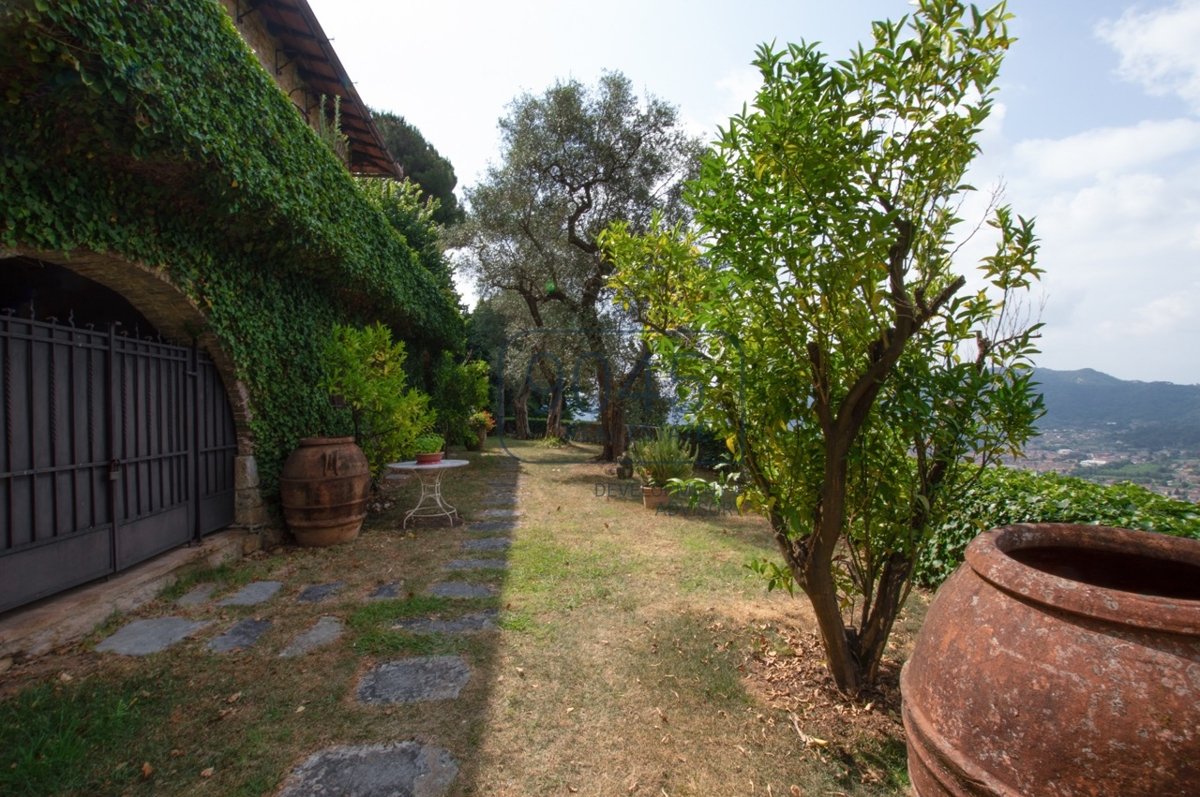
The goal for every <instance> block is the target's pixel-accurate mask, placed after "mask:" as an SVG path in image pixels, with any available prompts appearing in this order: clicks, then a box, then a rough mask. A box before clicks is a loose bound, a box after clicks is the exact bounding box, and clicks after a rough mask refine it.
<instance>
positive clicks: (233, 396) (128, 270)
mask: <svg viewBox="0 0 1200 797" xmlns="http://www.w3.org/2000/svg"><path fill="white" fill-rule="evenodd" d="M10 258H28V259H31V260H39V261H42V262H45V263H51V264H53V265H56V266H60V267H62V268H65V269H67V270H69V271H71V272H73V273H75V274H78V275H79V276H81V277H84V278H85V279H88V280H91V281H92V282H95V283H98V284H100V285H102V286H104V287H105V288H108V289H110V290H112V291H114V292H116V293H118V294H120V295H121V296H122V297H124V298H125V299H126V300H127V301H128V302H129V303H130V304H131V305H132V306H133V307H134V308H135V309H136V310H137V311H138V312H139V313H141V314H142V315H143V316H144V317H145V319H146V320H147V321H149V322H150V323H151V324H153V325H154V327H155V328H156V329H157V330H158V331H159V333H160V334H161V335H162V336H163V337H165V338H166V339H168V340H169V341H171V342H172V343H175V344H177V345H181V346H190V345H192V342H193V341H195V343H196V345H197V346H198V347H199V348H200V349H201V350H202V351H204V352H205V353H206V354H207V355H208V356H209V358H211V360H212V362H213V365H214V366H215V367H216V369H217V373H218V374H219V376H220V378H221V383H222V385H223V386H224V388H225V395H226V398H227V400H228V401H229V406H230V409H231V411H232V414H233V422H234V431H235V433H236V436H237V457H236V459H235V462H234V477H235V478H234V488H235V498H234V524H235V525H238V526H245V527H257V526H261V525H263V524H264V523H265V522H266V511H265V506H264V504H263V501H262V496H261V493H260V491H259V480H258V467H257V463H256V462H255V458H254V452H255V446H254V434H253V432H252V430H251V428H250V420H251V417H252V415H251V406H250V393H249V390H247V388H246V385H245V383H244V382H243V381H242V380H241V379H239V378H238V377H237V369H236V368H235V366H234V362H233V359H232V358H231V357H230V356H229V354H228V352H226V351H225V348H224V347H223V346H222V345H221V342H220V340H219V339H218V338H217V336H216V335H215V334H214V333H213V332H212V331H211V330H210V329H209V327H208V323H207V320H206V318H205V316H204V313H203V312H201V310H200V308H198V307H197V306H196V305H195V304H194V303H193V302H192V300H191V299H190V298H188V296H187V295H186V294H185V293H184V292H183V291H181V290H180V289H179V288H178V287H176V286H175V284H174V283H173V282H171V279H170V276H169V275H168V274H167V273H166V270H165V269H160V268H154V267H152V266H148V265H146V264H144V263H139V262H136V261H132V260H127V259H125V258H122V257H120V256H117V255H113V254H107V253H100V252H91V251H85V250H73V251H71V252H61V251H45V250H37V249H24V248H18V249H0V264H2V263H3V261H4V260H7V259H10ZM0 267H3V266H2V265H0Z"/></svg>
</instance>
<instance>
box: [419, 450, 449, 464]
mask: <svg viewBox="0 0 1200 797" xmlns="http://www.w3.org/2000/svg"><path fill="white" fill-rule="evenodd" d="M444 454H445V452H444V451H434V452H433V453H430V454H417V464H418V465H436V464H437V463H439V462H441V461H442V456H443V455H444Z"/></svg>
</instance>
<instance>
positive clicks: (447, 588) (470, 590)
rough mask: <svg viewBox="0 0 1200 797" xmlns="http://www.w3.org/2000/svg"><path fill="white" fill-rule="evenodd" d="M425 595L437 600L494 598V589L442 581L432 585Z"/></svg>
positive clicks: (483, 585) (469, 583)
mask: <svg viewBox="0 0 1200 797" xmlns="http://www.w3.org/2000/svg"><path fill="white" fill-rule="evenodd" d="M426 593H428V594H429V595H433V596H435V597H438V598H491V597H493V596H495V594H496V588H495V587H493V586H491V585H490V584H472V583H471V582H470V581H442V582H440V583H437V584H434V585H432V586H431V587H430V588H429V589H427V590H426Z"/></svg>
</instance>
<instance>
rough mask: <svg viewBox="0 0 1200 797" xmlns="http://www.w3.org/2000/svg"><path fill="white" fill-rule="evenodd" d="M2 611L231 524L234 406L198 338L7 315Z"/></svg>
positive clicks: (0, 446)
mask: <svg viewBox="0 0 1200 797" xmlns="http://www.w3.org/2000/svg"><path fill="white" fill-rule="evenodd" d="M0 416H2V418H0V434H2V435H3V437H2V439H0V524H2V525H3V528H0V611H5V610H7V609H10V608H13V607H15V606H20V605H22V604H24V603H28V602H30V601H33V600H36V599H37V598H40V597H43V596H45V595H49V594H53V593H55V592H58V591H61V590H63V589H66V588H68V587H71V586H74V585H76V584H80V583H83V582H85V581H90V580H92V579H95V578H98V577H101V576H104V575H109V574H111V573H113V572H116V571H118V570H121V569H124V568H126V567H129V566H131V565H132V564H135V563H137V562H140V561H144V560H145V559H147V558H149V557H151V556H154V555H155V554H157V553H159V552H161V551H164V550H167V549H169V548H172V547H176V546H178V545H182V544H185V543H187V542H188V541H190V540H193V539H197V538H199V536H200V535H203V534H207V533H210V532H212V531H215V530H217V529H220V528H223V527H225V526H227V525H229V523H231V522H232V520H233V507H234V500H233V499H234V489H233V471H234V468H233V459H234V456H235V455H236V451H237V446H236V435H235V430H234V424H233V415H232V412H231V410H230V407H229V402H228V400H227V398H226V394H225V391H224V388H223V386H222V384H221V380H220V377H219V374H218V372H217V370H216V368H215V366H214V365H213V364H212V362H211V360H209V358H208V357H207V356H206V355H204V354H203V353H201V352H199V351H198V350H197V349H196V348H195V346H193V347H180V346H173V345H169V344H165V343H161V342H158V341H154V340H144V339H143V340H139V339H136V338H131V337H125V336H122V335H118V334H117V333H116V332H115V330H109V331H107V332H100V331H96V330H92V329H90V328H89V329H80V328H76V327H74V326H69V325H62V324H57V323H54V322H53V321H36V320H32V319H24V318H17V317H15V316H12V315H3V314H0Z"/></svg>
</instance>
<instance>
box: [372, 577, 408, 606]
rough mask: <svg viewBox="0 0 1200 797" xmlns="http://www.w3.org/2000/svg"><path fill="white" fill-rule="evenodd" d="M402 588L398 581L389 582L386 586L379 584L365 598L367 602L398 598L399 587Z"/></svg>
mask: <svg viewBox="0 0 1200 797" xmlns="http://www.w3.org/2000/svg"><path fill="white" fill-rule="evenodd" d="M401 586H403V585H402V584H401V583H400V582H399V581H390V582H388V583H387V584H380V585H379V586H378V587H376V588H375V591H374V592H372V593H371V594H370V595H368V596H367V600H373V601H378V600H386V599H388V598H398V597H400V587H401Z"/></svg>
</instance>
